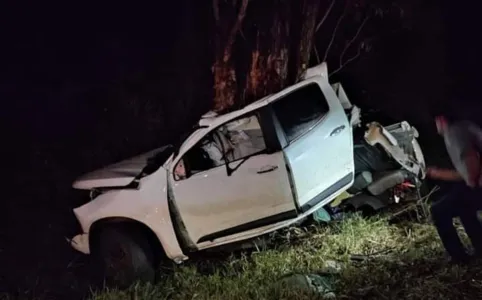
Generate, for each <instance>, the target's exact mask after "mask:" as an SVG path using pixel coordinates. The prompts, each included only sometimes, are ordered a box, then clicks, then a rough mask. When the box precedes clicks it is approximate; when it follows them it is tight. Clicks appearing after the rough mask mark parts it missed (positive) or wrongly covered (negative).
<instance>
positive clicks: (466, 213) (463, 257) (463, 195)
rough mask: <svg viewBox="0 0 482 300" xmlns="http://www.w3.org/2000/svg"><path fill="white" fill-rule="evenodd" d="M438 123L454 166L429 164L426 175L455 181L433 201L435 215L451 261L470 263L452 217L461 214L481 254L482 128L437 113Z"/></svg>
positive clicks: (467, 231)
mask: <svg viewBox="0 0 482 300" xmlns="http://www.w3.org/2000/svg"><path fill="white" fill-rule="evenodd" d="M435 123H436V126H437V131H438V132H439V134H440V135H442V136H443V138H444V141H445V146H446V148H447V152H448V154H449V156H450V159H451V160H452V164H453V166H454V167H455V170H453V169H442V168H436V167H428V168H427V177H430V178H433V179H439V180H444V181H451V182H452V184H451V185H450V186H449V188H448V191H447V192H446V194H445V195H443V196H442V198H441V199H440V200H438V201H436V202H434V203H433V204H432V207H431V213H432V218H433V222H434V224H435V227H436V228H437V231H438V234H439V236H440V239H441V240H442V243H443V245H444V247H445V249H446V251H447V252H448V254H449V255H450V256H451V258H452V261H453V262H454V263H467V262H469V260H470V256H469V254H467V252H466V250H465V248H464V246H463V245H462V242H461V241H460V238H459V236H458V234H457V231H456V229H455V227H454V225H453V218H454V217H457V216H458V217H460V219H461V221H462V224H463V226H464V228H465V231H466V233H467V235H468V236H469V238H470V241H471V243H472V246H473V247H474V249H475V254H476V255H477V256H482V225H481V223H480V221H479V219H478V217H477V211H478V210H480V209H482V172H481V163H482V160H481V158H480V152H481V151H480V150H481V149H482V130H481V129H480V128H479V127H478V126H477V125H475V124H473V123H471V122H469V121H459V122H453V123H451V122H448V120H447V119H446V118H445V117H443V116H438V117H436V119H435Z"/></svg>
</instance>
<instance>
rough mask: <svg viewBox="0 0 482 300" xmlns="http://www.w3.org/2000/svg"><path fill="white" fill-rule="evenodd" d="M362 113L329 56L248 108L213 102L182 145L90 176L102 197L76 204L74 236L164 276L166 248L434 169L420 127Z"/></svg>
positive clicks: (179, 249)
mask: <svg viewBox="0 0 482 300" xmlns="http://www.w3.org/2000/svg"><path fill="white" fill-rule="evenodd" d="M360 116H361V112H360V109H358V107H356V106H354V105H352V104H351V103H350V101H349V100H348V98H347V96H346V94H345V91H344V90H343V87H342V85H341V84H339V83H336V84H333V85H331V84H330V83H329V81H328V70H327V66H326V64H325V63H323V64H321V65H318V66H316V67H313V68H310V69H308V70H307V71H306V73H305V75H304V78H303V80H302V81H300V82H299V83H297V84H295V85H293V86H290V87H288V88H286V89H284V90H282V91H280V92H278V93H276V94H273V95H269V96H267V97H265V98H263V99H260V100H259V101H257V102H254V103H252V104H250V105H248V106H246V107H244V108H243V109H240V110H237V111H234V112H230V113H227V114H224V115H217V114H215V113H207V114H206V115H204V116H203V117H202V118H201V120H200V121H199V124H198V125H197V126H196V127H195V128H194V129H193V131H192V132H191V133H190V134H189V135H188V136H187V138H185V139H183V140H182V142H180V143H179V144H178V145H175V146H165V147H162V148H159V149H156V150H153V151H151V152H148V153H146V154H143V155H140V156H138V157H135V158H132V159H129V160H125V161H121V162H119V163H116V164H114V165H111V166H108V167H106V168H103V169H101V170H97V171H94V172H91V173H89V174H86V175H84V176H82V177H80V178H78V179H77V180H76V181H75V182H74V183H73V187H74V188H76V189H80V190H88V191H90V201H89V202H87V203H86V204H85V205H83V206H80V207H78V208H75V209H74V213H75V216H76V218H77V220H78V222H79V223H80V226H81V229H82V232H80V234H79V235H77V236H75V237H73V238H72V239H69V242H70V244H71V245H72V246H73V247H74V248H75V249H77V250H79V251H81V252H83V253H85V254H89V253H90V254H94V255H95V257H98V258H100V262H101V264H102V265H103V267H104V270H105V276H106V278H107V279H111V280H113V281H114V282H116V283H117V284H118V285H124V284H129V283H130V282H132V281H133V280H137V279H141V280H152V279H153V277H154V274H155V272H154V271H155V270H156V265H158V264H159V263H160V262H162V261H164V260H165V259H170V260H173V261H174V262H176V263H181V262H183V261H185V260H187V259H188V256H189V255H190V254H191V253H193V252H196V251H200V250H205V249H210V248H214V247H219V246H222V245H227V244H233V243H236V242H240V241H245V240H249V239H252V238H254V237H257V236H260V235H263V234H266V233H269V232H272V231H275V230H277V229H280V228H283V227H287V226H289V225H291V224H295V223H297V222H299V221H300V220H304V219H306V218H308V217H309V216H310V215H311V214H312V213H314V212H315V211H317V210H318V209H320V208H322V207H323V206H325V205H327V204H328V203H330V202H331V201H333V200H334V199H335V198H336V197H338V196H340V195H341V194H342V193H344V192H346V191H347V190H350V193H349V194H350V195H351V196H352V197H350V198H348V199H345V202H347V203H349V202H350V201H351V205H353V206H356V207H360V206H363V205H372V206H373V205H378V206H380V205H382V206H383V205H386V204H387V202H386V201H389V200H387V199H388V198H385V199H383V200H377V201H378V203H375V202H376V201H374V200H373V199H378V198H376V196H377V195H380V194H382V192H384V191H386V190H389V189H393V188H394V187H395V186H396V185H399V184H402V183H404V182H406V181H411V182H419V181H420V180H421V179H423V177H424V162H423V154H422V152H421V150H420V147H419V145H418V143H417V140H416V137H417V132H416V130H415V129H414V128H413V127H411V126H410V125H409V124H408V123H406V122H402V123H397V124H394V125H391V126H387V127H383V126H381V125H380V124H378V123H376V122H370V123H369V124H363V123H362V122H361V117H360ZM358 131H360V132H361V134H358V133H357V132H358ZM359 195H364V196H367V195H369V196H370V197H359ZM389 198H390V197H389ZM390 201H391V200H390Z"/></svg>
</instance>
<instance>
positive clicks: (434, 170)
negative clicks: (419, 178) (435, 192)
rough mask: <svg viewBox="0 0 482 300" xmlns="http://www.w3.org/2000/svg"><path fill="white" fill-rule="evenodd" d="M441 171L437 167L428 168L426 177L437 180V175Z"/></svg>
mask: <svg viewBox="0 0 482 300" xmlns="http://www.w3.org/2000/svg"><path fill="white" fill-rule="evenodd" d="M438 171H439V169H438V168H437V167H427V169H426V170H425V175H426V176H427V177H428V178H432V179H434V178H437V174H438V173H439V172H438Z"/></svg>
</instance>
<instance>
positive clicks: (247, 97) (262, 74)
mask: <svg viewBox="0 0 482 300" xmlns="http://www.w3.org/2000/svg"><path fill="white" fill-rule="evenodd" d="M274 2H275V3H273V4H272V5H266V4H267V3H265V1H263V3H261V2H260V4H261V5H263V7H258V8H257V11H259V10H261V9H263V8H264V9H266V7H268V8H269V11H265V12H264V13H259V14H257V20H256V21H255V24H256V25H255V26H254V27H255V28H254V30H253V31H254V39H255V46H254V48H253V49H252V50H251V55H250V58H251V63H250V67H249V69H248V71H247V77H246V86H245V90H244V93H242V94H241V96H242V97H241V98H242V99H241V100H242V102H243V103H249V102H252V101H255V100H257V99H259V98H262V97H264V96H266V95H269V94H272V93H275V92H277V91H279V90H281V89H283V88H284V87H285V86H286V84H287V79H288V61H289V42H290V40H289V34H290V21H291V20H290V13H289V12H290V5H289V4H290V3H289V2H288V1H274ZM270 14H271V18H270V17H269V16H270Z"/></svg>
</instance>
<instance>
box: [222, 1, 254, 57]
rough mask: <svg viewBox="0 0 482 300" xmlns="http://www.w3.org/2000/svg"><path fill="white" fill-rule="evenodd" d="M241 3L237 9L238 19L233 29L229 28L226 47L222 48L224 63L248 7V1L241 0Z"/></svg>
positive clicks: (229, 53) (229, 54)
mask: <svg viewBox="0 0 482 300" xmlns="http://www.w3.org/2000/svg"><path fill="white" fill-rule="evenodd" d="M242 1H243V2H241V7H240V8H239V12H238V17H237V18H236V21H235V23H234V25H233V28H231V31H230V32H229V35H228V39H227V41H226V47H225V48H224V56H223V60H224V62H227V61H228V60H229V58H230V57H231V48H232V47H233V44H234V41H235V39H236V34H237V33H238V31H239V29H240V28H241V25H242V24H243V19H244V17H245V15H246V9H247V7H248V2H249V0H242Z"/></svg>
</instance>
